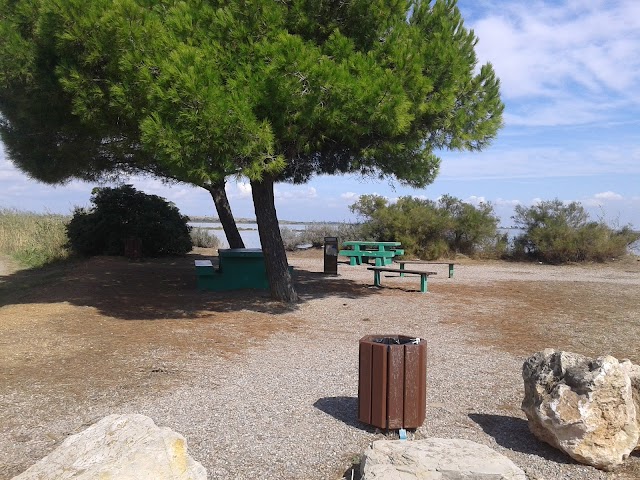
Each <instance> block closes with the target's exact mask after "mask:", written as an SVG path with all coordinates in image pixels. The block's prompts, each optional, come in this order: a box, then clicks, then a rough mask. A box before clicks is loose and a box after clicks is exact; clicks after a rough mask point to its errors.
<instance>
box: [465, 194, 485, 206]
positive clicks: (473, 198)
mask: <svg viewBox="0 0 640 480" xmlns="http://www.w3.org/2000/svg"><path fill="white" fill-rule="evenodd" d="M466 202H467V203H470V204H471V205H480V204H481V203H487V199H486V198H485V197H478V196H476V195H471V196H470V197H468V198H467V200H466Z"/></svg>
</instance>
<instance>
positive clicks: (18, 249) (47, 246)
mask: <svg viewBox="0 0 640 480" xmlns="http://www.w3.org/2000/svg"><path fill="white" fill-rule="evenodd" d="M69 220H70V217H68V216H65V215H56V214H51V213H46V214H38V213H33V212H21V211H18V210H11V209H0V253H2V254H4V255H9V256H10V257H12V258H14V259H15V260H16V261H17V262H19V263H20V265H22V266H25V267H41V266H43V265H47V264H50V263H54V262H57V261H60V260H65V259H66V258H68V257H69V250H68V248H67V246H66V245H67V234H66V226H67V223H68V222H69Z"/></svg>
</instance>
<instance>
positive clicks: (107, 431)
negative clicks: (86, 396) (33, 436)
mask: <svg viewBox="0 0 640 480" xmlns="http://www.w3.org/2000/svg"><path fill="white" fill-rule="evenodd" d="M147 478H148V479H154V480H206V478H207V472H206V470H205V469H204V467H203V466H202V465H200V464H199V463H198V462H196V461H195V460H193V459H192V458H191V457H190V456H189V455H188V454H187V444H186V441H185V439H184V437H183V436H182V435H180V434H178V433H176V432H174V431H172V430H171V429H169V428H160V427H157V426H156V425H155V424H154V423H153V420H151V419H150V418H149V417H145V416H144V415H135V414H133V415H109V416H108V417H105V418H103V419H102V420H100V421H99V422H97V423H95V424H94V425H92V426H90V427H89V428H87V429H86V430H84V431H82V432H80V433H78V434H76V435H72V436H70V437H68V438H67V439H66V440H65V441H64V442H62V444H61V445H60V446H59V447H58V448H56V449H55V450H54V451H53V452H52V453H50V454H49V455H47V456H46V457H44V458H43V459H42V460H40V461H39V462H38V463H36V464H35V465H33V466H32V467H30V468H29V469H28V470H26V471H25V472H23V473H22V474H20V475H18V476H17V477H14V478H13V480H46V479H56V480H72V479H73V480H95V479H110V480H139V479H147Z"/></svg>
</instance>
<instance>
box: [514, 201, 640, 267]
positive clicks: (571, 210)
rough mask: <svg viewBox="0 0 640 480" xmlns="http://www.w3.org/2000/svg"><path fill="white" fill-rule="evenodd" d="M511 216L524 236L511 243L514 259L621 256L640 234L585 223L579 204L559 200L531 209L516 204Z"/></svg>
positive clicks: (576, 259) (580, 259)
mask: <svg viewBox="0 0 640 480" xmlns="http://www.w3.org/2000/svg"><path fill="white" fill-rule="evenodd" d="M515 212H516V214H515V215H514V216H513V220H514V222H515V224H516V225H517V226H518V227H519V228H522V229H523V230H524V233H523V234H522V235H520V236H518V237H516V239H515V240H514V256H515V257H516V258H523V257H528V258H530V259H533V260H538V261H542V262H547V263H555V264H557V263H566V262H584V261H597V262H602V261H605V260H610V259H612V258H616V257H620V256H623V255H625V254H626V253H627V249H628V247H629V245H631V244H632V243H633V242H635V241H637V240H638V238H639V237H640V234H638V233H634V232H633V231H632V230H631V227H629V226H626V227H624V228H622V229H618V230H615V229H612V228H610V227H609V226H607V225H606V224H605V223H604V221H599V222H592V221H589V214H588V213H587V212H586V210H585V209H584V207H583V206H582V205H581V204H580V203H579V202H571V203H568V204H564V203H563V202H562V201H561V200H559V199H554V200H550V201H545V202H540V203H539V204H537V205H534V206H531V207H524V206H522V205H518V206H517V207H516V210H515Z"/></svg>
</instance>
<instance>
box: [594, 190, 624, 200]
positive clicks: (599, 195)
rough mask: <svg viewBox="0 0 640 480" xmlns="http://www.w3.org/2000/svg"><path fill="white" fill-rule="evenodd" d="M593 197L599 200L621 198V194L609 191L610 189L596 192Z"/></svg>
mask: <svg viewBox="0 0 640 480" xmlns="http://www.w3.org/2000/svg"><path fill="white" fill-rule="evenodd" d="M594 197H595V198H597V199H599V200H622V199H623V197H622V195H620V194H619V193H615V192H611V191H609V192H601V193H596V194H595V195H594Z"/></svg>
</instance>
